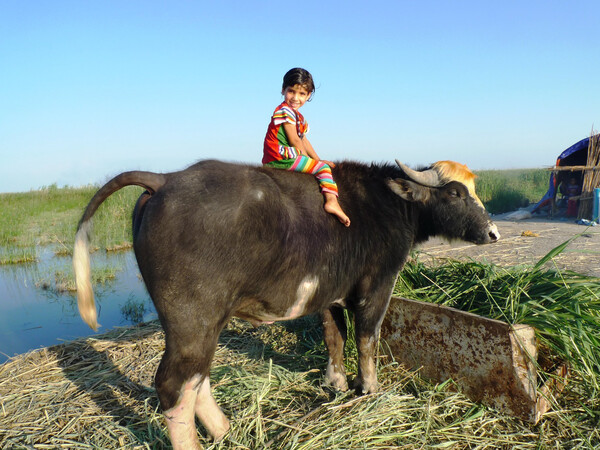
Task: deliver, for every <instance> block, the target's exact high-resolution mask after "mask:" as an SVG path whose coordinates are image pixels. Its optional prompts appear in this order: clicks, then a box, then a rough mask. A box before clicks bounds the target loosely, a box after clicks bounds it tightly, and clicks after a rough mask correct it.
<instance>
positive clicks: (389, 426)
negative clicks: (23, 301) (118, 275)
mask: <svg viewBox="0 0 600 450" xmlns="http://www.w3.org/2000/svg"><path fill="white" fill-rule="evenodd" d="M320 339H321V335H320V329H319V326H318V322H317V320H316V319H315V318H306V319H303V320H300V321H296V322H291V323H283V324H276V325H273V326H271V327H259V328H256V329H251V328H250V327H249V326H247V325H246V324H244V323H242V322H239V321H235V320H234V321H232V323H231V324H230V325H229V326H228V328H227V329H226V330H225V331H224V332H223V333H222V335H221V338H220V342H219V347H218V350H217V353H216V355H215V361H214V363H213V367H212V371H211V378H212V384H213V387H214V395H215V397H216V399H217V401H218V402H219V404H220V405H221V406H222V408H223V409H224V411H225V413H226V414H227V415H228V416H229V417H230V418H231V421H232V430H231V431H230V433H229V434H228V435H227V437H226V438H225V440H224V441H223V442H221V443H219V444H213V443H211V442H210V441H208V440H206V439H204V436H206V434H205V431H204V430H203V429H202V428H201V427H200V426H199V427H198V432H199V436H200V439H201V441H202V443H203V445H204V446H205V447H207V448H219V449H256V448H278V449H279V448H282V449H314V448H333V449H336V448H337V449H351V448H356V449H364V448H369V449H384V448H385V449H389V448H400V449H416V448H451V449H466V448H482V449H483V448H490V449H491V448H494V449H495V448H592V447H594V446H597V445H600V435H599V431H598V423H597V420H598V419H597V417H598V415H597V414H598V404H597V403H596V404H593V403H591V401H590V400H589V399H585V398H582V397H581V396H580V395H579V393H578V392H577V388H576V387H577V382H576V380H575V381H573V382H572V383H571V385H570V386H571V387H572V389H571V390H570V391H568V392H567V393H566V394H564V395H563V396H562V397H561V398H560V399H559V403H558V404H555V408H554V411H553V412H550V413H549V414H547V415H546V416H545V418H544V419H543V420H542V421H541V422H540V423H539V424H538V425H537V426H533V425H530V424H527V423H525V422H521V421H519V420H517V419H513V418H511V417H507V416H504V415H502V414H500V413H497V412H495V411H493V410H489V409H486V408H485V407H482V406H480V405H477V404H475V403H473V402H471V401H470V400H468V399H467V398H466V397H464V396H463V395H461V394H460V393H456V392H454V386H453V383H452V382H451V381H449V382H447V383H444V384H442V385H437V386H433V385H430V384H428V383H426V382H425V381H423V380H422V379H420V377H419V376H418V374H417V373H415V372H409V371H406V370H404V369H402V368H400V367H398V366H397V364H396V363H395V362H394V361H390V360H385V359H381V360H380V361H379V379H380V381H381V384H382V386H381V392H380V393H378V394H374V395H367V396H360V397H357V396H354V395H353V394H352V393H338V394H335V393H333V392H331V391H329V390H327V389H326V388H323V387H322V381H323V380H322V374H323V372H324V368H325V365H326V358H327V356H326V353H325V350H324V348H323V345H322V344H321V343H320ZM163 349H164V341H163V333H162V331H161V330H160V327H159V325H158V324H157V323H149V324H145V325H143V326H141V327H138V328H129V329H120V330H116V331H111V332H109V333H107V334H104V335H99V336H97V337H94V338H87V339H80V340H77V341H74V342H69V343H65V344H63V345H60V346H56V347H50V348H47V349H42V350H38V351H34V352H30V353H28V354H25V355H22V356H19V357H16V358H14V359H12V360H10V361H9V362H7V363H5V364H4V365H2V366H0V448H36V449H49V448H52V449H54V448H69V449H88V448H106V449H108V448H110V449H112V448H125V449H148V448H152V449H162V448H169V446H170V444H169V441H168V437H167V435H166V428H165V424H164V421H163V418H162V415H161V414H160V412H159V408H158V401H157V398H156V394H155V391H154V389H153V387H152V378H153V375H154V372H155V370H156V368H157V366H158V363H159V361H160V358H161V355H162V352H163ZM348 353H349V354H348V355H347V357H348V359H349V367H352V366H353V365H355V362H356V354H355V353H354V352H348Z"/></svg>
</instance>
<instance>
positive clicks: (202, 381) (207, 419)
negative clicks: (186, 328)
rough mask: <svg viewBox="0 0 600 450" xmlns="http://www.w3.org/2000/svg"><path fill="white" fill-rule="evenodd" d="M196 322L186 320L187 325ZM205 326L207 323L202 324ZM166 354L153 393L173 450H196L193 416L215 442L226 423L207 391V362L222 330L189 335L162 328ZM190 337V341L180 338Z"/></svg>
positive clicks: (217, 329) (224, 431) (225, 430)
mask: <svg viewBox="0 0 600 450" xmlns="http://www.w3.org/2000/svg"><path fill="white" fill-rule="evenodd" d="M192 322H193V323H198V322H194V321H192V320H190V323H192ZM204 325H208V324H204ZM163 327H164V328H165V330H166V331H165V340H166V351H165V354H164V355H163V359H162V361H161V362H160V365H159V367H158V371H157V372H156V380H155V384H156V391H157V393H158V397H159V400H160V404H161V407H162V408H163V411H164V414H165V418H166V422H167V428H168V430H169V435H170V437H171V442H172V443H173V448H174V449H175V450H179V449H187V448H191V449H197V448H200V447H199V443H198V439H197V436H196V425H195V416H197V417H198V419H200V421H201V422H202V424H203V425H204V427H205V428H206V431H208V433H209V434H210V435H211V436H212V437H213V438H214V439H215V440H219V439H221V438H222V437H223V436H224V435H225V434H226V433H227V431H228V430H229V421H228V420H227V418H226V417H225V415H224V414H223V412H222V411H221V409H220V408H219V406H218V405H217V403H216V401H215V399H214V398H213V396H212V394H211V392H210V381H209V371H210V363H211V361H212V357H213V355H214V352H215V349H216V347H217V339H218V336H219V331H220V329H221V328H222V327H220V326H218V325H217V326H215V327H210V326H205V327H202V328H201V330H212V331H205V332H204V333H202V332H201V331H200V330H197V331H196V333H195V334H193V333H189V334H188V333H187V332H186V333H181V332H180V330H177V331H175V330H173V329H172V328H171V329H170V328H169V327H165V326H164V325H163ZM182 336H190V337H191V338H190V339H187V338H185V339H183V340H182V339H181V338H182Z"/></svg>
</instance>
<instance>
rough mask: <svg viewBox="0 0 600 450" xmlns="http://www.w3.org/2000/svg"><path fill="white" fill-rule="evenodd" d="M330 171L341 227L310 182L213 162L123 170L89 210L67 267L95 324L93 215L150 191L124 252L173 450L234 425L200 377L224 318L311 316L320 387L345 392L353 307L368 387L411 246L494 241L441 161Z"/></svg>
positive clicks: (462, 173) (485, 219)
mask: <svg viewBox="0 0 600 450" xmlns="http://www.w3.org/2000/svg"><path fill="white" fill-rule="evenodd" d="M333 175H334V177H335V180H336V181H337V184H338V187H339V191H340V203H341V205H342V207H343V209H344V211H346V213H347V214H348V216H349V217H350V218H351V220H352V225H351V226H350V227H349V228H346V227H344V226H342V225H341V224H340V223H339V222H338V221H337V220H336V219H335V218H334V217H333V216H332V215H331V214H327V213H326V212H324V210H323V208H322V198H321V194H320V193H319V190H318V189H317V185H316V181H315V179H314V177H312V176H309V175H306V174H300V173H291V172H286V171H283V170H277V169H271V168H265V167H256V166H248V165H237V164H229V163H224V162H220V161H212V160H211V161H202V162H199V163H197V164H195V165H193V166H191V167H189V168H188V169H186V170H182V171H180V172H173V173H167V174H157V173H151V172H126V173H122V174H121V175H118V176H116V177H115V178H113V179H112V180H111V181H109V182H108V183H107V184H106V185H104V186H103V187H102V188H100V190H99V191H98V192H97V193H96V194H95V195H94V197H93V198H92V199H91V201H90V203H89V204H88V206H87V209H86V210H85V212H84V214H83V217H82V218H81V221H80V222H79V227H78V231H77V235H76V239H75V249H74V255H73V263H74V269H75V275H76V280H77V290H78V305H79V310H80V313H81V316H82V318H83V319H84V320H85V322H86V323H88V324H89V325H90V326H91V327H92V328H94V329H96V328H97V326H98V325H97V322H96V308H95V305H94V297H93V293H92V288H91V284H90V279H89V272H90V262H89V252H88V242H89V236H88V232H89V223H90V219H91V218H92V216H93V215H94V213H95V211H96V210H97V208H98V206H99V205H100V204H101V203H102V202H103V201H104V200H105V199H106V198H107V197H108V196H110V195H111V194H112V193H113V192H115V191H117V190H118V189H120V188H122V187H124V186H127V185H138V186H142V187H143V188H145V189H146V191H145V192H144V193H143V194H142V195H141V196H140V198H139V200H138V202H137V204H136V207H135V209H134V214H133V246H134V250H135V255H136V258H137V262H138V266H139V269H140V272H141V274H142V276H143V278H144V282H145V284H146V287H147V289H148V292H149V294H150V296H151V297H152V300H153V302H154V305H155V307H156V310H157V312H158V316H159V319H160V322H161V324H162V327H163V329H164V331H165V340H166V349H165V353H164V355H163V358H162V361H161V362H160V365H159V367H158V370H157V373H156V378H155V385H156V390H157V393H158V397H159V399H160V404H161V407H162V408H163V410H164V413H165V417H166V421H167V426H168V430H169V434H170V437H171V441H172V443H173V447H174V448H176V449H181V448H196V447H197V446H198V445H199V444H198V442H197V437H196V427H195V422H194V415H196V416H198V418H199V419H200V421H201V422H202V423H203V424H204V426H205V427H206V430H207V431H208V432H209V433H210V434H211V435H212V436H213V438H215V439H220V438H222V437H223V436H224V435H225V434H226V433H227V431H228V429H229V421H228V420H227V418H226V417H225V415H224V414H223V412H222V411H221V409H220V408H219V406H218V405H217V403H216V402H215V400H214V398H213V396H212V394H211V390H210V381H209V370H210V364H211V360H212V358H213V354H214V352H215V348H216V346H217V339H218V337H219V333H220V331H221V330H222V329H223V327H224V326H225V324H226V323H227V321H228V320H229V319H230V318H231V317H233V316H237V317H241V318H243V319H245V320H248V321H249V322H251V323H253V324H255V325H259V324H261V323H272V322H274V321H278V320H289V319H294V318H297V317H300V316H304V315H307V314H311V313H315V312H318V313H320V314H321V317H322V322H323V329H324V340H325V344H326V346H327V349H328V352H329V355H330V357H329V363H328V365H327V369H326V373H325V382H326V383H328V384H330V385H332V386H333V387H334V388H337V389H341V390H345V389H347V388H348V384H347V381H346V373H345V369H344V362H343V348H344V344H345V339H346V326H345V323H344V318H343V311H342V308H349V309H350V310H352V311H353V312H354V317H355V329H356V342H357V346H358V352H359V371H358V376H357V378H356V380H355V388H356V389H357V390H358V391H359V392H362V393H370V392H375V391H376V390H377V376H376V370H375V361H374V353H375V349H376V345H377V340H378V335H379V329H380V326H381V322H382V319H383V316H384V314H385V312H386V309H387V307H388V303H389V300H390V296H391V292H392V287H393V285H394V281H395V279H396V276H397V274H398V272H399V271H400V269H401V268H402V266H403V264H404V263H405V261H406V259H407V256H408V254H409V251H410V250H411V248H412V247H413V246H414V245H415V244H416V243H419V242H423V241H425V240H427V239H428V238H429V237H430V236H444V237H446V238H448V239H462V240H465V241H470V242H474V243H476V244H485V243H489V242H494V241H496V240H497V239H498V238H499V234H498V230H497V228H496V226H495V225H494V224H493V223H492V222H491V221H490V218H489V216H488V214H487V212H486V211H485V208H484V207H483V205H482V204H481V202H480V201H479V199H478V198H477V196H476V195H475V192H474V185H473V178H474V175H473V174H472V173H471V172H470V171H469V170H468V169H467V168H466V166H462V165H459V164H456V163H452V162H448V161H444V162H439V163H436V164H434V165H433V167H431V168H429V169H427V170H423V171H415V170H412V169H409V168H408V167H406V166H404V165H402V164H401V163H399V162H398V165H391V164H372V165H367V164H361V163H356V162H342V163H340V164H338V165H337V166H336V167H335V169H334V172H333ZM455 180H461V181H462V182H458V181H455Z"/></svg>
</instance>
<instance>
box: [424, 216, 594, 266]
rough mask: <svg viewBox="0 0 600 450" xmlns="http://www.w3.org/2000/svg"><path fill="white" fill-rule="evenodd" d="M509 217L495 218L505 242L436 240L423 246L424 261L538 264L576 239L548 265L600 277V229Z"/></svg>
mask: <svg viewBox="0 0 600 450" xmlns="http://www.w3.org/2000/svg"><path fill="white" fill-rule="evenodd" d="M507 215H508V214H502V215H498V216H495V217H493V220H494V222H495V223H496V225H497V226H498V230H499V232H500V235H501V238H500V240H499V241H498V242H495V243H493V244H489V245H481V246H479V245H474V244H468V243H464V242H454V243H448V242H447V241H444V240H443V239H439V238H435V239H430V240H429V241H427V242H425V243H424V244H421V245H420V246H419V247H418V250H420V251H421V256H420V258H421V260H422V261H423V262H426V261H427V260H426V259H424V258H426V257H428V256H431V257H433V258H435V259H438V258H453V259H459V260H460V259H469V258H471V259H474V260H477V261H488V262H492V263H495V264H498V265H501V266H513V265H518V264H535V263H536V262H537V261H538V260H539V259H540V258H542V257H543V256H544V255H546V254H547V253H548V252H549V251H550V250H552V249H553V248H554V247H556V246H557V245H560V244H562V243H563V242H565V241H566V240H568V239H570V238H571V237H573V236H576V235H580V236H579V237H577V238H576V239H575V240H574V241H572V242H571V243H570V244H569V246H568V247H567V248H566V250H565V251H564V252H563V253H562V254H560V255H559V256H557V257H556V258H554V260H553V261H552V262H550V263H548V266H549V267H556V268H559V269H561V270H564V269H568V270H573V271H575V272H579V273H583V274H587V275H591V276H595V277H600V226H596V227H587V226H584V225H578V224H576V223H575V221H574V220H566V219H564V218H562V219H555V220H552V219H549V218H547V217H545V216H540V217H534V218H532V219H525V220H507V219H506V216H507Z"/></svg>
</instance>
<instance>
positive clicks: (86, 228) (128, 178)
mask: <svg viewBox="0 0 600 450" xmlns="http://www.w3.org/2000/svg"><path fill="white" fill-rule="evenodd" d="M165 182H166V177H165V175H162V174H158V173H153V172H141V171H134V172H124V173H122V174H120V175H117V176H116V177H114V178H113V179H112V180H110V181H109V182H108V183H106V184H105V185H104V186H102V187H101V188H100V189H99V190H98V192H96V194H95V195H94V197H92V199H91V200H90V202H89V203H88V205H87V207H86V209H85V212H84V213H83V216H82V217H81V220H80V221H79V225H78V227H77V234H76V235H75V246H74V248H73V271H74V273H75V284H76V286H77V307H78V308H79V315H80V316H81V318H82V319H83V321H84V322H85V323H87V324H88V325H89V326H90V328H92V329H93V330H94V331H95V330H97V329H98V327H99V326H100V325H99V324H98V315H97V312H96V304H95V301H94V292H93V290H92V282H91V270H90V252H89V244H90V225H91V222H90V220H91V218H92V216H93V215H94V213H95V212H96V210H97V209H98V207H99V206H100V205H101V204H102V202H104V200H106V199H107V198H108V197H110V195H111V194H113V193H114V192H116V191H118V190H119V189H121V188H124V187H125V186H132V185H136V186H141V187H143V188H144V189H146V190H148V191H149V192H150V193H151V194H154V193H155V192H156V191H157V190H158V189H160V188H161V187H162V186H163V185H164V184H165Z"/></svg>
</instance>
